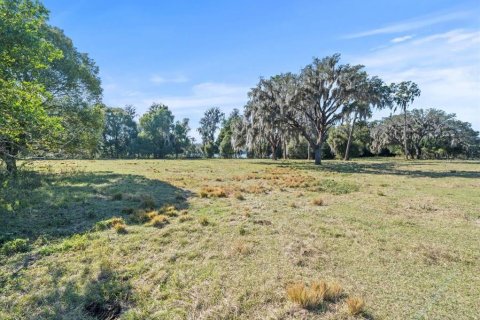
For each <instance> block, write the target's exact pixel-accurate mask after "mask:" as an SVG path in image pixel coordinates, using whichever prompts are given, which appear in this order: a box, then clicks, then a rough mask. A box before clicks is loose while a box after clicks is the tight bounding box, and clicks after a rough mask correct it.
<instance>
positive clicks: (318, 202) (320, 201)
mask: <svg viewBox="0 0 480 320" xmlns="http://www.w3.org/2000/svg"><path fill="white" fill-rule="evenodd" d="M324 203H325V202H324V201H323V199H322V198H315V199H313V200H312V204H314V205H316V206H323V204H324Z"/></svg>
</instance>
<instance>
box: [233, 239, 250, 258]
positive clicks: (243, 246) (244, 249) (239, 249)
mask: <svg viewBox="0 0 480 320" xmlns="http://www.w3.org/2000/svg"><path fill="white" fill-rule="evenodd" d="M232 252H233V253H235V254H241V255H247V254H249V253H251V252H252V247H251V246H250V245H248V244H247V243H246V242H245V241H243V240H239V241H236V242H235V243H234V244H233V245H232Z"/></svg>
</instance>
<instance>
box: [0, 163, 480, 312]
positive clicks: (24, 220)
mask: <svg viewBox="0 0 480 320" xmlns="http://www.w3.org/2000/svg"><path fill="white" fill-rule="evenodd" d="M26 168H27V169H28V170H29V172H27V173H23V174H22V175H21V176H20V177H19V179H18V180H17V181H13V180H6V179H5V178H4V179H3V180H2V181H0V182H1V183H2V187H1V191H0V210H1V211H0V241H1V243H2V244H1V252H0V319H115V318H117V317H118V318H120V319H350V318H352V319H353V318H354V316H352V315H350V312H349V309H348V304H347V301H350V302H351V301H352V299H355V298H356V297H358V298H361V299H362V300H363V301H364V303H365V308H364V310H363V311H362V312H361V313H360V314H359V315H358V316H357V318H362V317H363V318H368V319H478V317H479V310H480V290H479V288H480V162H478V161H477V162H473V161H449V162H447V161H400V160H390V159H388V160H365V161H352V162H341V161H325V164H324V165H322V166H321V167H315V166H314V165H313V164H311V163H310V162H306V161H286V162H282V161H276V162H274V161H271V160H256V161H254V160H209V161H206V160H192V161H173V160H171V161H160V160H158V161H157V160H121V161H37V162H34V163H33V164H30V165H27V166H26ZM114 218H117V219H114ZM318 281H326V282H327V283H328V287H329V288H331V287H335V286H336V287H337V289H339V286H341V290H337V291H339V292H338V294H337V295H334V296H332V297H330V298H328V297H327V296H325V297H324V299H323V301H322V299H320V300H319V301H317V303H315V304H314V305H313V306H310V307H309V308H302V307H301V306H299V304H298V303H295V301H297V302H298V300H299V299H298V298H299V297H298V296H297V297H295V288H297V289H298V288H302V285H303V284H305V285H307V286H310V284H312V283H317V284H318V283H319V282H318ZM295 286H296V287H295ZM307 288H310V287H307ZM287 289H288V290H287ZM287 291H288V293H289V294H290V295H289V294H287ZM353 301H354V300H353Z"/></svg>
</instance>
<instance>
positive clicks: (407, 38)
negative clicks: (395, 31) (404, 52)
mask: <svg viewBox="0 0 480 320" xmlns="http://www.w3.org/2000/svg"><path fill="white" fill-rule="evenodd" d="M410 39H413V35H407V36H403V37H397V38H393V39H392V40H390V42H392V43H400V42H404V41H407V40H410Z"/></svg>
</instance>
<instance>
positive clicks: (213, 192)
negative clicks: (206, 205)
mask: <svg viewBox="0 0 480 320" xmlns="http://www.w3.org/2000/svg"><path fill="white" fill-rule="evenodd" d="M200 197H201V198H226V197H227V191H226V190H225V189H224V188H222V187H203V188H202V189H201V190H200Z"/></svg>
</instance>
